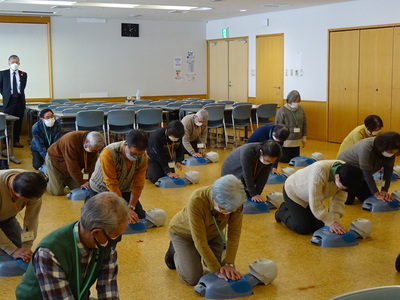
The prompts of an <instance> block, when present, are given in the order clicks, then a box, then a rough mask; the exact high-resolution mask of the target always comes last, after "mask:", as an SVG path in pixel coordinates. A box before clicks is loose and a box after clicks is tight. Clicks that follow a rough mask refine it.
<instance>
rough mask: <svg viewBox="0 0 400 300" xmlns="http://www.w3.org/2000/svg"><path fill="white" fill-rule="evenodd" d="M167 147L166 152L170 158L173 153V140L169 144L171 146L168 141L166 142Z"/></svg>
mask: <svg viewBox="0 0 400 300" xmlns="http://www.w3.org/2000/svg"><path fill="white" fill-rule="evenodd" d="M167 149H168V153H169V157H170V158H171V160H172V156H173V155H174V142H172V144H171V148H170V147H169V145H168V143H167Z"/></svg>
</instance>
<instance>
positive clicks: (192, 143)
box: [185, 141, 199, 155]
mask: <svg viewBox="0 0 400 300" xmlns="http://www.w3.org/2000/svg"><path fill="white" fill-rule="evenodd" d="M198 143H199V142H198V141H193V142H190V144H191V145H192V147H193V149H194V152H199V148H197V144H198ZM185 154H189V155H191V154H190V153H189V152H188V151H187V150H186V148H185Z"/></svg>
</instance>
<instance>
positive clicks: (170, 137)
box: [168, 135, 179, 142]
mask: <svg viewBox="0 0 400 300" xmlns="http://www.w3.org/2000/svg"><path fill="white" fill-rule="evenodd" d="M168 138H169V139H170V140H171V141H173V142H176V141H179V138H176V137H173V136H172V135H169V136H168Z"/></svg>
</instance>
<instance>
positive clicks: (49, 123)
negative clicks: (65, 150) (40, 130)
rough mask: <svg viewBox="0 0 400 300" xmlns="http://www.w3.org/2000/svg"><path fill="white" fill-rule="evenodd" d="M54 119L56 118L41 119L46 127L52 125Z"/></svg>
mask: <svg viewBox="0 0 400 300" xmlns="http://www.w3.org/2000/svg"><path fill="white" fill-rule="evenodd" d="M55 121H56V120H55V119H54V118H50V119H44V120H43V122H44V124H45V125H46V127H53V125H54V122H55Z"/></svg>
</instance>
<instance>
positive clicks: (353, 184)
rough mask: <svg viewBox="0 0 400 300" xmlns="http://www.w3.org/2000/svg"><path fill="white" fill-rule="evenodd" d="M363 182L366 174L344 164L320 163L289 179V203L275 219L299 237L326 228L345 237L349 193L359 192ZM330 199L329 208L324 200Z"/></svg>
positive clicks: (285, 194)
mask: <svg viewBox="0 0 400 300" xmlns="http://www.w3.org/2000/svg"><path fill="white" fill-rule="evenodd" d="M362 180H363V174H362V171H361V170H360V169H359V168H357V167H354V166H352V165H350V164H346V163H344V162H343V161H340V160H321V161H317V162H315V163H313V164H312V165H309V166H308V167H305V168H304V169H301V170H298V171H296V173H294V174H292V175H290V176H289V177H288V178H287V179H286V181H285V185H284V187H283V199H284V201H285V202H284V203H282V204H281V206H280V208H279V209H278V210H277V211H276V213H275V219H276V221H277V222H282V223H284V224H285V225H286V226H287V227H288V228H289V229H291V230H293V231H294V232H296V233H299V234H310V233H312V232H314V231H315V230H317V229H319V228H321V227H323V226H324V225H325V226H329V230H330V231H331V232H334V233H337V234H344V233H346V230H345V229H344V228H343V226H342V225H341V224H340V223H339V220H340V218H341V217H343V215H344V206H345V204H344V203H345V201H346V196H347V193H346V192H347V191H353V190H356V189H357V188H358V187H359V186H360V185H361V183H362ZM330 197H332V199H331V203H330V207H329V208H327V207H326V206H325V204H324V203H323V201H324V200H326V199H327V198H330Z"/></svg>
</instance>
